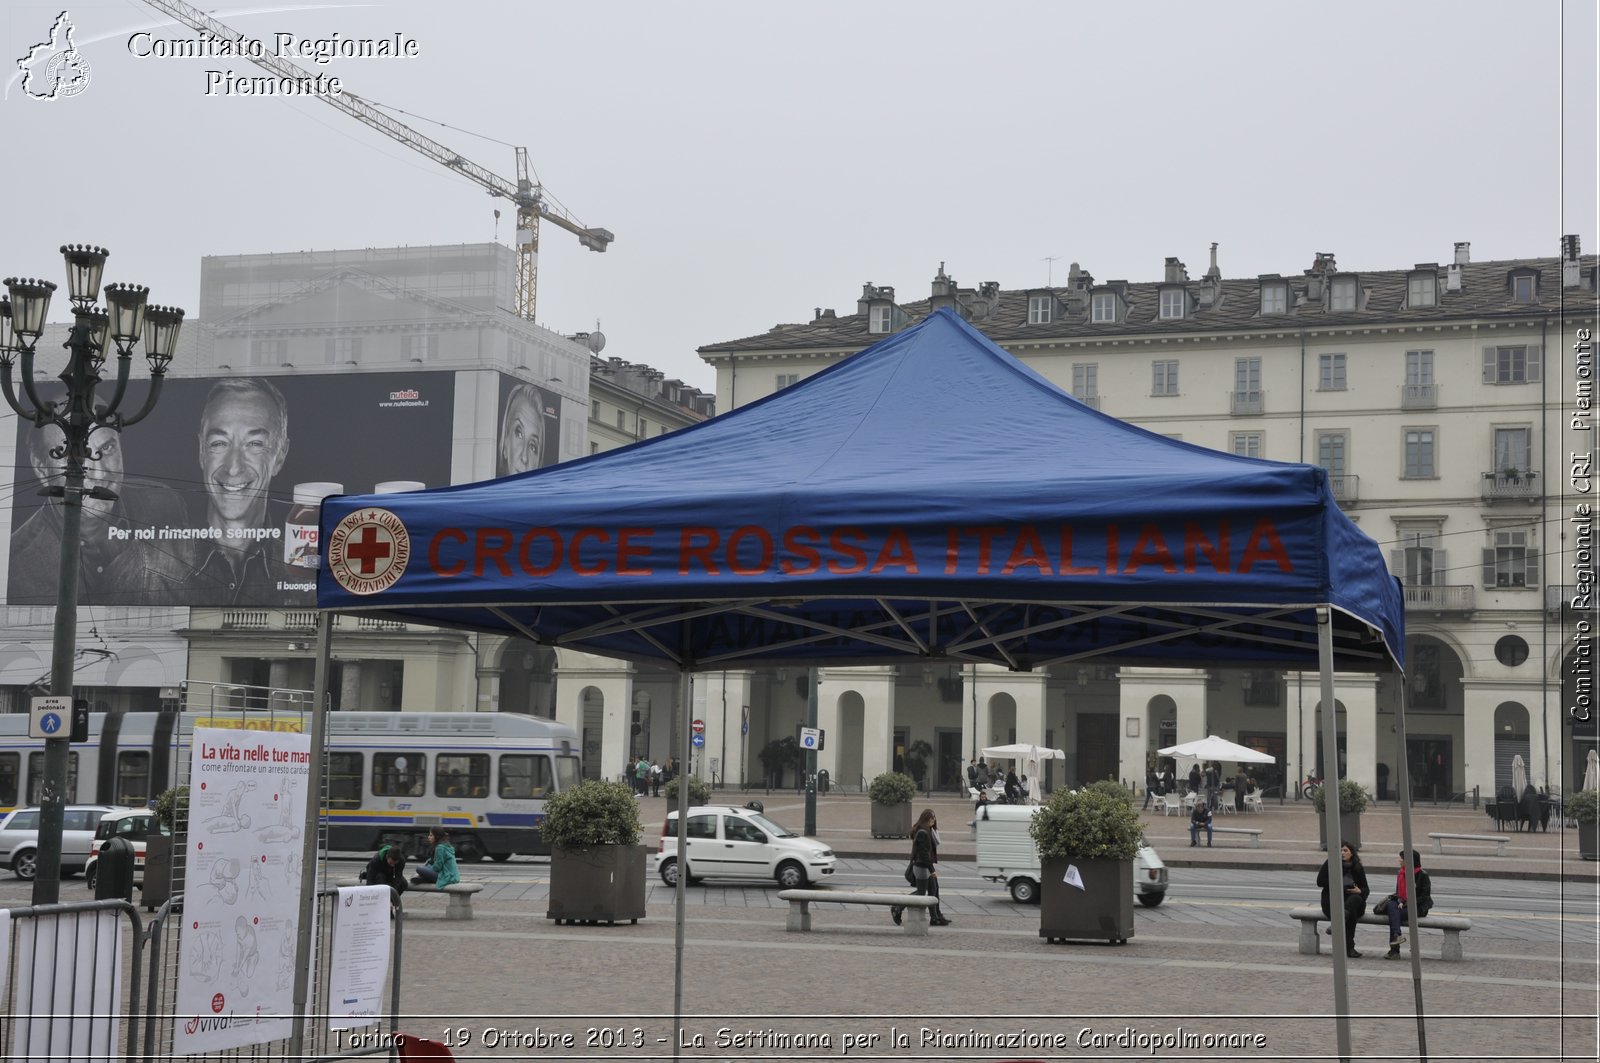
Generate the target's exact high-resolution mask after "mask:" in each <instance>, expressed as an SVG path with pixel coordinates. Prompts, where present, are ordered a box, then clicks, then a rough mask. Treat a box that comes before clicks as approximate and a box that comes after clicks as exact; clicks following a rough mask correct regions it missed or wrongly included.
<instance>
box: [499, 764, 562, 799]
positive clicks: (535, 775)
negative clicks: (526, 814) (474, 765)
mask: <svg viewBox="0 0 1600 1063" xmlns="http://www.w3.org/2000/svg"><path fill="white" fill-rule="evenodd" d="M549 793H550V758H549V757H546V756H529V755H527V754H524V753H507V754H505V755H504V756H502V757H501V758H500V796H501V797H504V798H507V799H509V800H517V799H519V798H520V799H526V798H542V797H545V796H547V795H548V794H549Z"/></svg>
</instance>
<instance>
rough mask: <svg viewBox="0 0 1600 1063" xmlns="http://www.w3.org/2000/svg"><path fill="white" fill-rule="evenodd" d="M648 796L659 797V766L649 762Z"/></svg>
mask: <svg viewBox="0 0 1600 1063" xmlns="http://www.w3.org/2000/svg"><path fill="white" fill-rule="evenodd" d="M650 796H651V797H660V796H661V765H659V764H657V763H656V762H655V761H651V762H650Z"/></svg>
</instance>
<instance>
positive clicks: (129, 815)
mask: <svg viewBox="0 0 1600 1063" xmlns="http://www.w3.org/2000/svg"><path fill="white" fill-rule="evenodd" d="M153 834H163V835H168V836H170V835H171V834H172V828H171V827H168V826H167V825H166V824H164V823H162V822H161V821H160V820H158V819H156V814H155V813H154V812H152V811H151V810H150V809H148V808H124V809H119V810H118V811H116V812H107V813H106V814H105V816H104V817H103V818H102V819H101V820H100V826H98V827H96V828H95V832H94V846H93V852H91V853H90V854H89V862H88V863H87V864H85V865H84V868H83V877H84V878H85V879H86V880H87V881H88V885H89V889H91V890H93V889H94V884H95V867H96V865H97V864H99V862H100V853H101V851H102V850H103V849H104V848H105V846H106V842H108V841H110V840H111V839H112V838H124V839H126V840H127V841H129V842H131V843H132V844H133V884H134V885H135V886H143V885H144V851H145V841H146V839H148V838H149V837H150V836H151V835H153Z"/></svg>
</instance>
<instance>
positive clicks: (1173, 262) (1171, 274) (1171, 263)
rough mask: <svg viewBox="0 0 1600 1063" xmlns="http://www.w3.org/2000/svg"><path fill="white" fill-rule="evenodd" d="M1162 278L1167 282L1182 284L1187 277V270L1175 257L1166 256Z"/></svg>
mask: <svg viewBox="0 0 1600 1063" xmlns="http://www.w3.org/2000/svg"><path fill="white" fill-rule="evenodd" d="M1162 279H1163V281H1165V283H1167V284H1182V283H1183V282H1184V281H1186V280H1188V279H1189V271H1188V270H1187V269H1185V268H1184V265H1183V263H1182V262H1179V261H1178V260H1177V259H1176V258H1168V259H1167V268H1166V275H1165V276H1164V277H1163V278H1162Z"/></svg>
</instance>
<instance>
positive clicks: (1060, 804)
mask: <svg viewBox="0 0 1600 1063" xmlns="http://www.w3.org/2000/svg"><path fill="white" fill-rule="evenodd" d="M1118 789H1121V787H1118ZM1028 832H1029V833H1030V834H1031V835H1032V836H1033V840H1034V843H1035V844H1036V845H1037V846H1038V848H1039V862H1040V896H1039V936H1040V937H1042V938H1044V939H1045V940H1047V941H1051V942H1054V941H1067V940H1071V939H1078V940H1085V939H1087V940H1105V941H1109V942H1111V943H1112V944H1124V943H1126V942H1127V940H1128V939H1129V938H1131V937H1132V936H1133V858H1134V856H1135V855H1137V853H1138V852H1139V837H1140V834H1141V827H1140V823H1139V813H1137V812H1135V811H1134V809H1133V803H1132V802H1131V801H1128V800H1126V799H1125V798H1124V797H1121V796H1116V795H1113V794H1110V793H1107V792H1105V790H1104V789H1103V788H1101V789H1096V788H1093V787H1085V788H1084V789H1082V790H1076V791H1071V790H1058V791H1056V793H1055V794H1054V795H1052V796H1051V798H1050V800H1049V801H1048V802H1046V803H1045V805H1044V806H1043V807H1042V808H1041V809H1040V810H1039V812H1038V813H1037V814H1036V815H1035V816H1034V817H1033V823H1032V824H1031V825H1030V826H1029V828H1028ZM1069 868H1070V869H1072V870H1073V872H1075V874H1076V876H1077V878H1079V879H1080V880H1081V881H1082V884H1083V885H1082V888H1081V889H1080V888H1079V887H1078V886H1075V885H1072V884H1070V883H1068V882H1067V881H1065V879H1066V878H1067V877H1068V872H1069Z"/></svg>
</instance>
